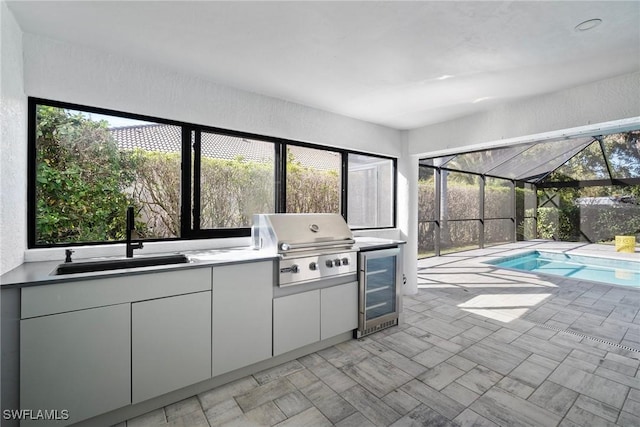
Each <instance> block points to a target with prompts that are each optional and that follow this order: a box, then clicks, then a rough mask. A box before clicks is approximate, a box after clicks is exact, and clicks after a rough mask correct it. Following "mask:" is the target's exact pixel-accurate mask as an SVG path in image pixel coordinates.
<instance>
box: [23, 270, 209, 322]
mask: <svg viewBox="0 0 640 427" xmlns="http://www.w3.org/2000/svg"><path fill="white" fill-rule="evenodd" d="M210 290H211V268H210V267H209V268H196V269H181V270H175V271H167V272H161V273H160V272H159V273H149V274H134V275H129V276H119V277H110V278H106V279H93V280H80V281H74V282H66V283H55V284H50V285H42V286H30V287H26V288H22V305H21V310H22V311H21V318H22V319H26V318H29V317H37V316H46V315H49V314H56V313H64V312H68V311H75V310H83V309H87V308H94V307H102V306H107V305H113V304H121V303H127V302H135V301H143V300H147V299H153V298H162V297H167V296H173V295H182V294H188V293H192V292H200V291H210Z"/></svg>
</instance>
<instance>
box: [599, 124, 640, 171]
mask: <svg viewBox="0 0 640 427" xmlns="http://www.w3.org/2000/svg"><path fill="white" fill-rule="evenodd" d="M603 145H604V151H605V154H606V155H607V160H609V165H610V166H611V174H612V175H613V177H614V178H640V130H634V131H631V132H624V133H615V134H613V135H607V136H605V137H604V139H603Z"/></svg>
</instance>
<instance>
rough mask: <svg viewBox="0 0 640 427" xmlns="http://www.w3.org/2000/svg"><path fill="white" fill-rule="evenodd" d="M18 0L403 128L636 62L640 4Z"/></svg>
mask: <svg viewBox="0 0 640 427" xmlns="http://www.w3.org/2000/svg"><path fill="white" fill-rule="evenodd" d="M8 4H9V7H10V9H11V10H12V11H13V13H14V15H15V17H16V19H17V21H18V22H19V24H20V25H21V27H22V29H23V31H25V32H29V33H35V34H40V35H44V36H48V37H51V38H55V39H59V40H63V41H67V42H70V43H75V44H79V45H85V46H89V47H92V48H96V49H100V50H104V51H109V52H113V53H117V54H120V55H125V56H129V57H133V58H138V59H141V60H144V61H148V62H151V63H155V64H158V65H162V66H165V67H170V68H171V69H174V70H179V71H181V72H185V73H188V74H191V75H197V76H200V77H202V78H205V79H209V80H212V81H215V82H218V83H221V84H224V85H228V86H233V87H237V88H240V89H244V90H248V91H252V92H256V93H260V94H264V95H268V96H273V97H276V98H280V99H284V100H288V101H293V102H297V103H300V104H304V105H308V106H311V107H315V108H319V109H323V110H328V111H331V112H335V113H338V114H343V115H346V116H349V117H354V118H357V119H362V120H366V121H370V122H373V123H378V124H381V125H386V126H389V127H393V128H398V129H412V128H416V127H420V126H424V125H428V124H432V123H437V122H441V121H445V120H449V119H453V118H456V117H460V116H464V115H468V114H472V113H475V112H479V111H483V110H487V109H490V108H492V107H495V106H496V105H498V104H501V103H504V102H506V101H510V100H515V99H523V98H527V97H531V96H536V95H539V94H543V93H549V92H555V91H558V90H562V89H565V88H569V87H573V86H578V85H581V84H585V83H588V82H592V81H596V80H600V79H605V78H608V77H613V76H617V75H621V74H626V73H630V72H634V71H637V70H640V2H638V1H629V2H611V1H595V2H573V1H556V2H537V1H534V2H524V1H518V2H497V1H490V2H484V1H474V2H434V1H414V2H307V1H300V2H221V1H218V2H205V1H199V2H183V1H172V2H168V1H162V2H151V1H143V2H116V1H80V2H77V1H72V2H58V1H45V2H34V1H25V2H23V1H16V2H9V3H8ZM592 18H600V19H602V21H603V22H602V24H601V25H600V26H598V27H596V28H594V29H592V30H590V31H585V32H578V31H576V30H574V27H575V26H576V25H577V24H578V23H580V22H582V21H585V20H587V19H592ZM594 102H598V100H594Z"/></svg>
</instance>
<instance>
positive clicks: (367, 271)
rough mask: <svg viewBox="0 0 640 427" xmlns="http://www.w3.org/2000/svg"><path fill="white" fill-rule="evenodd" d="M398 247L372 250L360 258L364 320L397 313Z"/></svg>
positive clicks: (368, 320)
mask: <svg viewBox="0 0 640 427" xmlns="http://www.w3.org/2000/svg"><path fill="white" fill-rule="evenodd" d="M398 255H399V249H397V248H394V249H386V250H380V251H372V252H367V253H365V254H364V256H363V259H362V267H363V271H361V274H363V280H364V286H363V288H364V295H363V296H364V310H365V321H366V322H367V323H369V322H370V321H374V320H375V319H382V318H385V319H386V318H387V317H389V316H394V315H397V312H398V301H397V292H396V286H398V280H397V277H398Z"/></svg>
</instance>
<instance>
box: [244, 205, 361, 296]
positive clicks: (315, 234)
mask: <svg viewBox="0 0 640 427" xmlns="http://www.w3.org/2000/svg"><path fill="white" fill-rule="evenodd" d="M251 241H252V245H253V248H254V249H261V250H272V251H274V252H276V253H277V254H278V255H280V266H279V272H280V273H279V286H280V287H284V286H292V285H299V284H303V283H309V282H311V281H317V280H321V279H325V278H331V277H340V276H346V275H353V274H354V273H356V271H357V256H356V250H355V249H353V244H354V243H355V241H354V240H353V234H352V233H351V230H350V229H349V226H348V225H347V223H346V222H345V220H344V218H343V217H342V216H340V215H339V214H259V215H254V216H253V227H252V228H251Z"/></svg>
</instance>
